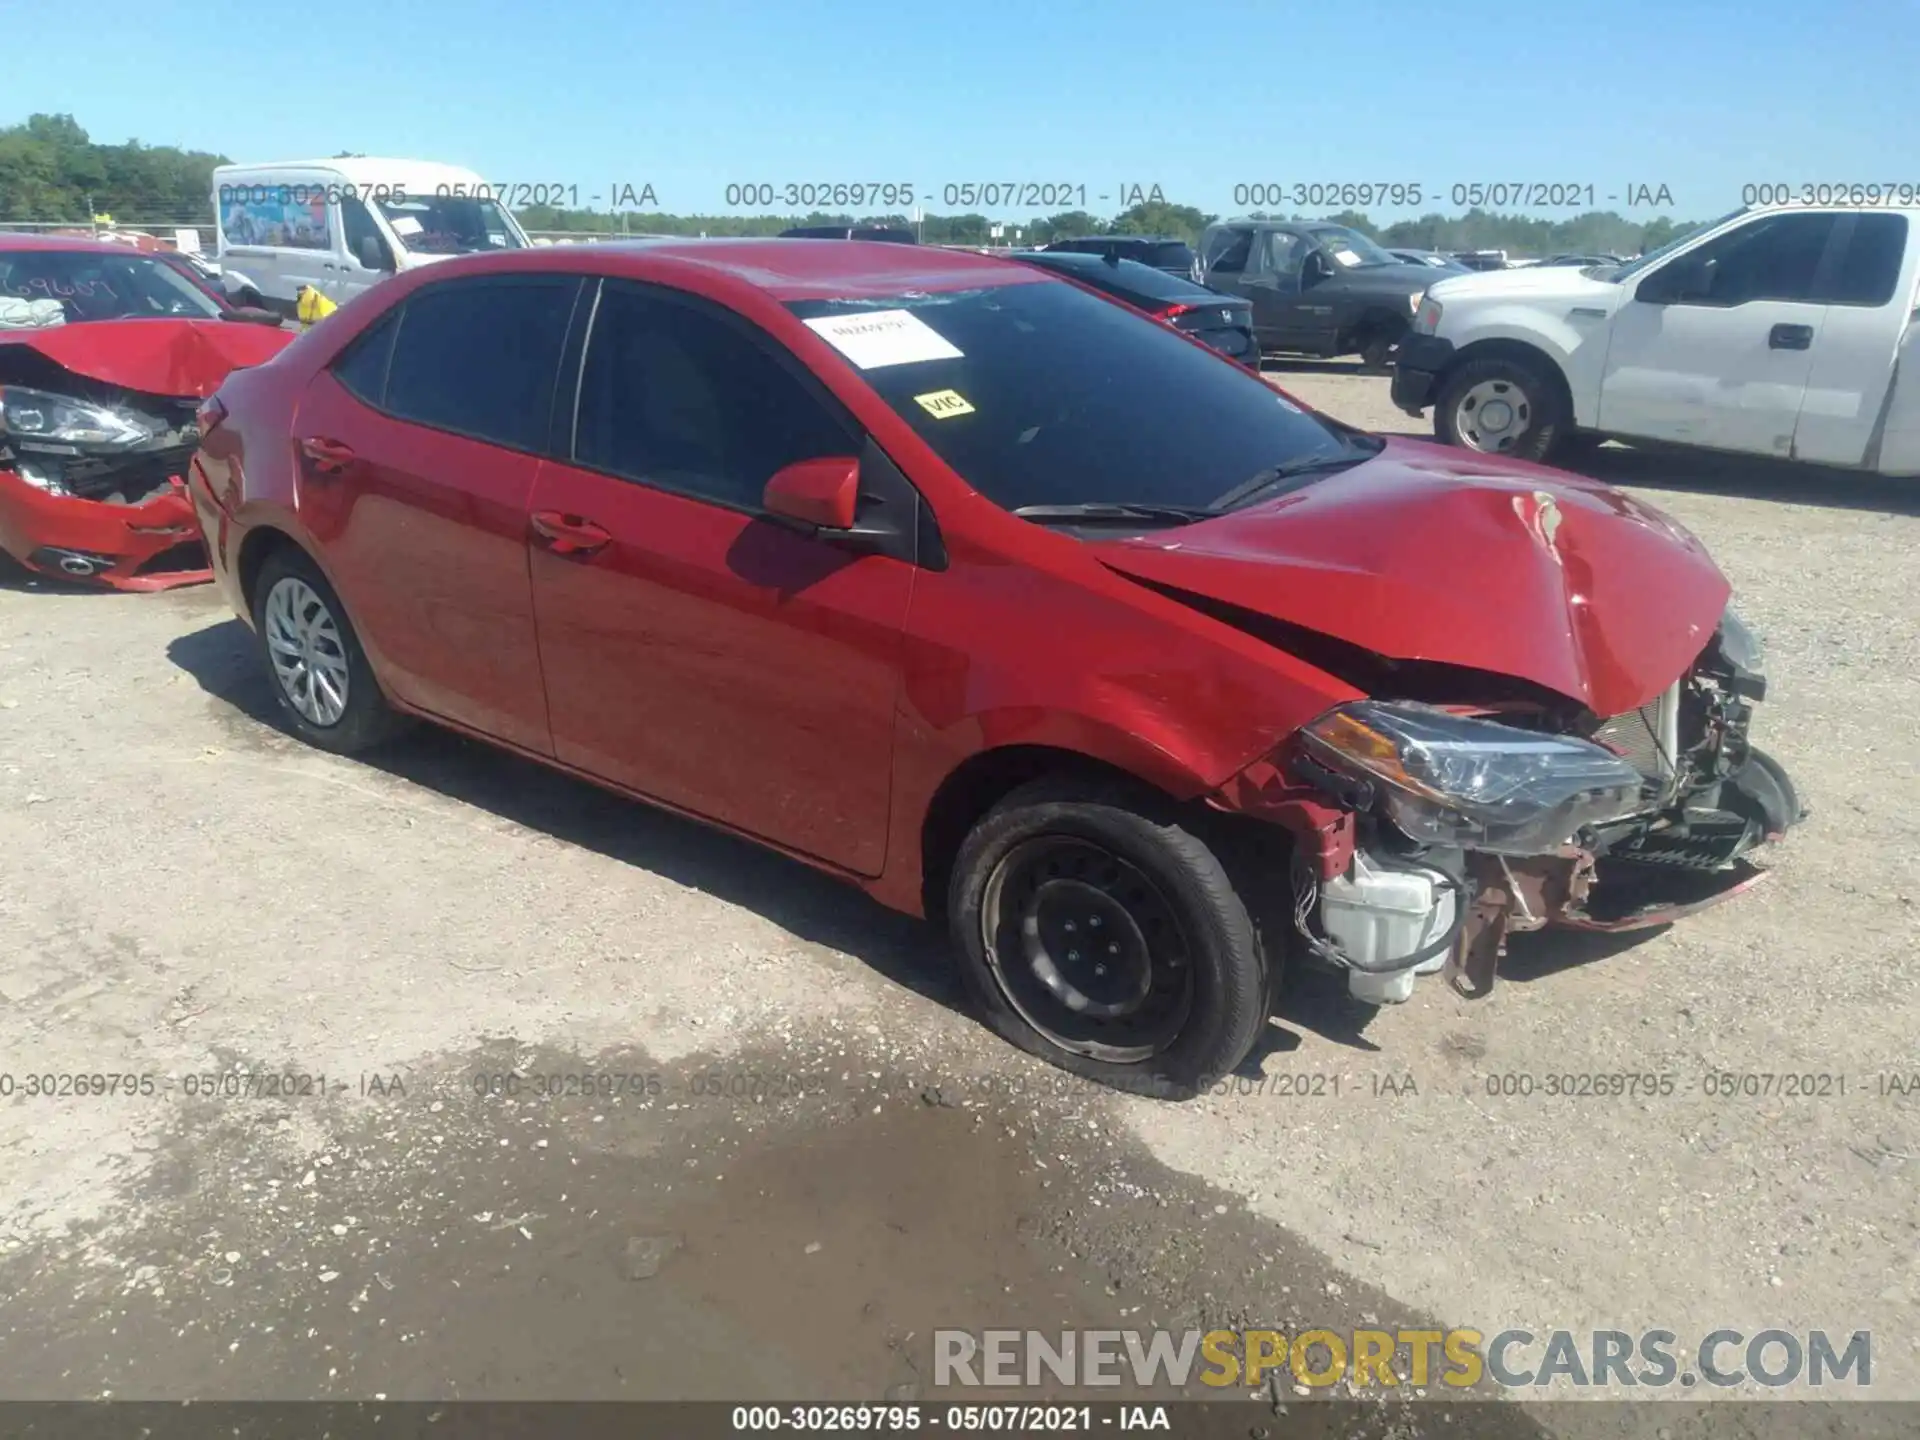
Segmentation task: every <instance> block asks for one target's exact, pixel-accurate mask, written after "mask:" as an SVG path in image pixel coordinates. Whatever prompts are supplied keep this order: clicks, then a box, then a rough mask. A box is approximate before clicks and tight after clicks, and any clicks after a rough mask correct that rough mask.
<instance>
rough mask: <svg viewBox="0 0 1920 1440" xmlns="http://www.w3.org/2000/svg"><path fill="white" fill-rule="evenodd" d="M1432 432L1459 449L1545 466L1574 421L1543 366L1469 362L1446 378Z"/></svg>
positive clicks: (1505, 360) (1502, 360)
mask: <svg viewBox="0 0 1920 1440" xmlns="http://www.w3.org/2000/svg"><path fill="white" fill-rule="evenodd" d="M1433 429H1434V434H1435V435H1436V436H1438V437H1439V438H1440V439H1441V440H1442V441H1443V442H1445V443H1446V444H1448V445H1457V446H1459V447H1460V448H1461V449H1463V450H1474V451H1478V452H1479V453H1480V454H1482V455H1505V456H1508V457H1510V458H1512V459H1515V460H1533V461H1543V460H1545V459H1547V457H1548V456H1550V455H1552V454H1553V453H1554V452H1555V451H1556V450H1557V449H1558V448H1560V446H1561V444H1562V443H1563V442H1564V441H1565V439H1566V437H1567V435H1568V434H1569V433H1570V432H1571V431H1572V429H1573V417H1572V416H1571V415H1569V414H1568V413H1567V405H1566V402H1565V400H1564V399H1563V398H1562V396H1561V391H1560V386H1559V383H1558V377H1556V376H1554V375H1553V374H1551V373H1550V372H1549V371H1548V369H1547V366H1546V364H1545V363H1544V362H1539V361H1532V360H1527V359H1525V358H1522V357H1518V356H1514V357H1508V356H1500V357H1498V358H1492V359H1485V360H1469V361H1468V362H1467V363H1466V364H1464V365H1462V366H1460V367H1459V368H1458V369H1457V370H1455V371H1454V372H1453V373H1452V374H1451V375H1449V376H1448V377H1447V380H1446V383H1445V384H1444V385H1442V386H1441V390H1440V399H1439V402H1438V403H1437V404H1436V405H1435V406H1434V411H1433Z"/></svg>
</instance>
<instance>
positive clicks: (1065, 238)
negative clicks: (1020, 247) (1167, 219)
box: [1047, 235, 1187, 245]
mask: <svg viewBox="0 0 1920 1440" xmlns="http://www.w3.org/2000/svg"><path fill="white" fill-rule="evenodd" d="M1047 243H1048V244H1049V245H1184V244H1186V243H1187V242H1186V241H1184V240H1182V239H1181V238H1180V237H1179V236H1178V235H1061V236H1058V237H1056V238H1054V239H1052V240H1049V241H1048V242H1047Z"/></svg>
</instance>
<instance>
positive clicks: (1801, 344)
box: [1767, 325, 1813, 350]
mask: <svg viewBox="0 0 1920 1440" xmlns="http://www.w3.org/2000/svg"><path fill="white" fill-rule="evenodd" d="M1812 345H1813V327H1812V326H1811V325H1776V326H1774V327H1773V329H1771V330H1770V331H1768V332H1767V348H1768V349H1770V350H1806V349H1810V348H1811V347H1812Z"/></svg>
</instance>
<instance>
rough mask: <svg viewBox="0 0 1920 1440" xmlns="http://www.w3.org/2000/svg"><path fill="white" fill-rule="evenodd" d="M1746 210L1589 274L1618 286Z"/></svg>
mask: <svg viewBox="0 0 1920 1440" xmlns="http://www.w3.org/2000/svg"><path fill="white" fill-rule="evenodd" d="M1746 209H1747V207H1746V206H1744V205H1742V206H1741V207H1740V208H1739V209H1738V210H1729V211H1728V212H1727V213H1726V214H1724V215H1722V216H1721V217H1720V218H1719V219H1718V220H1709V221H1708V222H1707V223H1706V224H1704V225H1695V226H1694V227H1693V228H1692V229H1690V230H1685V231H1682V232H1681V233H1680V234H1678V235H1676V236H1674V237H1673V239H1671V240H1669V241H1667V243H1666V244H1664V245H1662V246H1661V247H1660V248H1659V249H1657V250H1649V251H1648V252H1647V253H1646V254H1644V255H1642V256H1640V257H1639V259H1637V260H1629V261H1627V262H1626V263H1625V264H1624V265H1597V266H1594V267H1593V268H1592V269H1591V271H1590V272H1589V273H1590V274H1591V275H1592V277H1593V278H1594V279H1596V280H1606V281H1608V282H1610V283H1612V284H1615V285H1617V284H1619V283H1620V282H1621V281H1622V280H1625V279H1627V278H1629V277H1630V276H1634V275H1638V274H1639V273H1640V272H1641V271H1642V270H1644V269H1646V268H1647V266H1649V265H1651V264H1653V262H1654V261H1656V260H1661V259H1664V258H1665V257H1666V256H1668V255H1671V254H1672V253H1673V252H1674V251H1675V250H1677V249H1679V248H1680V247H1681V246H1682V245H1684V244H1686V243H1687V242H1688V241H1689V240H1692V239H1694V238H1695V237H1696V236H1699V235H1704V234H1705V233H1706V232H1707V231H1709V230H1712V229H1715V228H1716V227H1718V226H1721V225H1724V224H1726V223H1727V221H1729V220H1731V219H1733V218H1734V216H1736V215H1744V214H1745V213H1746Z"/></svg>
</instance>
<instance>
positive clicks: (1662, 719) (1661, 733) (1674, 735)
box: [1593, 680, 1680, 791]
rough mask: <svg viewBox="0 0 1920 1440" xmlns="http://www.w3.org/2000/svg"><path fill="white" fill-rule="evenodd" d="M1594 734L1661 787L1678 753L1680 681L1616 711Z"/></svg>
mask: <svg viewBox="0 0 1920 1440" xmlns="http://www.w3.org/2000/svg"><path fill="white" fill-rule="evenodd" d="M1593 738H1594V739H1595V740H1597V741H1599V742H1600V743H1601V744H1603V745H1605V746H1607V747H1608V748H1609V749H1612V750H1617V751H1619V752H1620V754H1621V756H1622V757H1623V758H1624V759H1625V760H1626V761H1627V763H1628V764H1630V765H1632V766H1633V768H1634V769H1636V770H1638V771H1639V772H1640V773H1641V774H1642V775H1644V776H1646V777H1647V779H1648V780H1649V781H1651V782H1653V784H1655V785H1656V786H1658V787H1659V788H1660V789H1661V790H1663V791H1664V790H1665V789H1666V787H1667V786H1668V785H1669V784H1671V783H1672V781H1673V778H1674V760H1675V757H1676V756H1678V754H1679V753H1680V682H1679V681H1677V680H1676V681H1675V682H1674V683H1673V685H1672V686H1671V687H1670V688H1669V689H1668V690H1667V692H1666V693H1665V694H1664V695H1662V696H1660V697H1659V698H1658V699H1657V700H1651V701H1649V702H1648V703H1647V704H1645V705H1642V706H1641V707H1640V708H1639V709H1638V710H1629V711H1628V712H1627V713H1626V714H1624V715H1616V716H1614V717H1613V718H1612V719H1611V720H1609V721H1607V723H1606V724H1604V725H1602V726H1601V727H1600V728H1599V729H1598V730H1597V731H1595V732H1594V736H1593Z"/></svg>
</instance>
